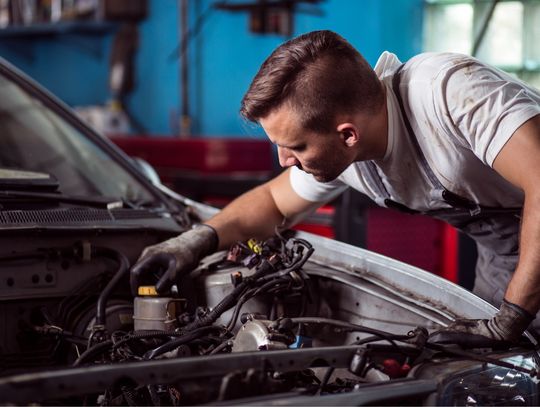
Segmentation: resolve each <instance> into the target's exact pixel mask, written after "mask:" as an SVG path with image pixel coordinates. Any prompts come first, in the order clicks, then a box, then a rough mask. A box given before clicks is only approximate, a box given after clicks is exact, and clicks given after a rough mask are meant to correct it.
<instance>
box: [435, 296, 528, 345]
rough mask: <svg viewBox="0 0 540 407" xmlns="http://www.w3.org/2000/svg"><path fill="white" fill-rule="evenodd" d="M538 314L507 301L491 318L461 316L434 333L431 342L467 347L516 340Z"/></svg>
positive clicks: (513, 341)
mask: <svg viewBox="0 0 540 407" xmlns="http://www.w3.org/2000/svg"><path fill="white" fill-rule="evenodd" d="M533 319H534V316H533V315H531V314H529V313H528V312H527V311H525V310H524V309H523V308H521V307H519V306H518V305H515V304H512V303H510V302H508V301H506V300H503V303H502V305H501V308H500V310H499V311H498V312H497V313H496V314H495V316H494V317H493V318H491V319H458V320H456V321H454V322H453V323H452V324H450V325H449V326H447V327H446V328H443V329H441V330H439V331H436V332H434V333H433V334H431V335H430V338H429V342H431V343H439V344H457V345H460V346H462V347H464V348H475V347H477V348H482V347H491V346H493V345H497V343H501V342H506V343H515V342H517V341H518V340H519V338H520V337H521V334H522V333H523V332H524V331H525V330H526V329H527V327H528V326H529V324H530V323H531V321H532V320H533Z"/></svg>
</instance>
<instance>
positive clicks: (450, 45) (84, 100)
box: [0, 0, 540, 287]
mask: <svg viewBox="0 0 540 407" xmlns="http://www.w3.org/2000/svg"><path fill="white" fill-rule="evenodd" d="M319 29H329V30H333V31H336V32H338V33H339V34H341V35H342V36H344V37H345V38H346V39H347V40H348V41H349V42H351V43H352V44H353V45H354V46H355V47H356V48H357V49H358V50H359V51H360V52H361V53H362V54H363V55H364V56H365V58H366V59H367V60H368V62H369V63H370V64H371V65H372V66H374V65H375V63H376V61H377V59H378V57H379V55H380V54H381V53H382V52H383V51H385V50H388V51H390V52H393V53H395V54H396V55H397V56H398V57H399V58H400V59H401V60H402V61H406V60H407V59H409V58H410V57H412V56H413V55H415V54H418V53H421V52H425V51H454V52H460V53H465V54H469V55H473V56H476V57H477V58H479V59H481V60H483V61H485V62H488V63H491V64H494V65H496V66H498V67H501V68H503V69H504V70H506V71H508V72H510V73H512V74H513V75H516V76H518V77H519V78H521V79H523V80H524V81H527V82H529V83H530V84H532V85H533V86H536V87H540V46H539V45H538V42H539V41H540V0H508V1H506V0H229V1H225V0H220V1H216V0H0V55H1V56H2V57H3V58H5V59H7V60H8V61H9V62H11V63H12V64H14V65H15V66H16V67H18V68H19V69H21V70H22V71H24V72H25V73H26V74H28V75H29V76H31V77H32V78H34V79H35V80H36V81H38V82H39V83H41V84H42V85H44V86H45V87H46V88H48V89H49V90H50V91H51V92H52V93H54V94H56V95H57V96H59V97H60V98H61V99H62V100H63V101H64V102H65V103H67V104H68V105H70V106H71V107H73V108H75V109H76V111H77V112H78V113H79V114H80V116H81V117H82V118H83V119H84V120H86V121H87V122H88V123H89V124H90V125H91V126H93V127H94V128H95V129H96V130H97V131H98V132H100V133H102V134H105V135H106V136H108V137H110V138H111V139H112V140H113V141H114V142H115V143H116V144H117V145H118V146H119V147H121V148H122V149H124V151H125V152H126V153H128V154H130V155H133V156H138V157H142V158H144V159H145V160H147V161H148V162H150V163H151V164H152V165H153V166H154V167H155V168H156V169H157V170H158V173H159V174H160V176H161V177H162V179H163V181H164V182H165V183H167V184H169V185H170V186H172V187H173V188H174V189H176V190H177V191H179V192H181V193H184V194H187V195H189V196H191V197H193V198H195V199H199V200H202V201H206V202H209V203H211V204H213V205H217V206H221V205H224V204H225V203H227V202H228V201H230V200H231V199H232V198H234V197H235V196H237V195H238V194H240V193H242V192H243V191H245V190H247V189H249V188H251V187H252V186H254V185H257V184H259V183H261V182H264V181H265V180H267V179H269V178H270V177H271V176H273V175H275V173H276V172H278V171H280V169H279V168H278V166H277V164H276V159H275V152H274V150H273V147H272V145H271V144H270V143H269V142H268V141H267V140H266V138H265V135H264V133H263V132H262V130H261V129H260V128H259V127H258V126H255V125H252V124H248V123H246V122H244V121H243V120H242V119H241V118H240V116H239V114H238V109H239V106H240V100H241V99H242V96H243V94H244V92H245V91H246V90H247V87H248V86H249V83H250V82H251V79H252V78H253V76H254V75H255V73H256V72H257V70H258V68H259V66H260V64H261V63H262V62H263V61H264V59H265V58H266V57H267V56H268V55H269V54H270V53H271V51H272V50H273V49H274V48H275V47H276V46H278V45H279V44H280V43H282V42H283V41H285V40H287V39H289V38H292V37H294V36H296V35H299V34H302V33H305V32H308V31H312V30H319ZM301 228H303V229H305V230H310V231H313V232H315V233H319V234H322V235H325V236H329V237H334V238H337V239H340V240H343V241H347V242H350V243H353V244H357V245H360V246H362V247H367V248H368V249H371V250H374V251H378V252H380V253H383V254H386V255H389V256H391V257H394V258H397V259H399V260H403V261H406V262H408V263H411V264H415V265H417V266H419V267H422V268H424V269H427V270H429V271H432V272H434V273H437V274H439V275H441V276H443V277H446V278H448V279H450V280H452V281H456V282H459V283H460V284H462V285H464V286H466V287H470V285H471V284H472V279H473V274H472V267H473V266H474V260H475V251H474V250H475V249H474V245H472V244H471V242H470V241H468V240H467V239H466V238H465V237H464V236H461V235H460V234H459V233H458V232H456V231H455V230H454V229H452V228H450V227H448V226H446V225H444V224H442V223H440V222H437V221H434V220H432V219H427V218H422V217H419V216H411V215H404V214H401V213H397V212H391V211H388V210H386V209H380V208H376V207H375V206H374V205H373V204H372V203H371V202H369V201H367V200H366V199H365V198H364V197H362V196H361V195H360V194H357V193H355V192H352V191H351V192H348V193H346V194H345V195H344V196H342V197H341V198H340V199H338V200H337V201H336V202H333V203H332V204H330V205H328V206H326V207H324V208H322V209H321V210H320V211H318V212H317V213H316V214H315V215H314V216H312V217H311V218H310V219H309V220H308V221H306V222H305V224H303V225H302V226H301Z"/></svg>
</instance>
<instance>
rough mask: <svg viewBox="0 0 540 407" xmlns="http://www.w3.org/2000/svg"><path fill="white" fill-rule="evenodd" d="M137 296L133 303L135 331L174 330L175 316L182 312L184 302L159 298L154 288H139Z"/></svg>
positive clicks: (169, 298)
mask: <svg viewBox="0 0 540 407" xmlns="http://www.w3.org/2000/svg"><path fill="white" fill-rule="evenodd" d="M138 294H139V296H138V297H135V301H134V303H133V324H134V329H135V331H142V330H159V331H173V330H174V329H175V328H176V325H177V324H176V316H177V315H178V314H179V313H180V312H182V311H183V308H184V303H185V301H184V300H181V299H177V298H171V297H159V296H158V294H157V292H156V289H155V287H154V286H141V287H139V293H138Z"/></svg>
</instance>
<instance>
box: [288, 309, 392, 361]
mask: <svg viewBox="0 0 540 407" xmlns="http://www.w3.org/2000/svg"><path fill="white" fill-rule="evenodd" d="M289 319H290V320H291V321H292V322H294V323H295V324H308V325H309V324H323V325H333V326H337V327H339V328H343V329H344V330H346V331H350V332H364V333H368V334H371V335H375V336H378V337H379V338H382V339H384V340H386V341H388V342H389V343H390V344H391V345H392V346H393V347H395V348H396V349H397V350H398V351H400V352H401V349H400V348H399V346H398V345H397V344H396V343H395V342H394V340H396V338H395V336H394V335H393V334H391V333H388V332H384V331H380V330H378V329H374V328H369V327H367V326H363V325H356V324H352V323H350V322H345V321H339V320H335V319H330V318H318V317H301V318H289Z"/></svg>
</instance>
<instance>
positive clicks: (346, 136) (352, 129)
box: [336, 123, 360, 147]
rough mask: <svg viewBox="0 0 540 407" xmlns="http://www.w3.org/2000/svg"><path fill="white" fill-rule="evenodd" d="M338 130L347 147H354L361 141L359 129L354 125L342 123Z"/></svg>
mask: <svg viewBox="0 0 540 407" xmlns="http://www.w3.org/2000/svg"><path fill="white" fill-rule="evenodd" d="M336 130H337V131H338V133H339V136H340V137H341V139H342V140H343V142H344V143H345V145H346V146H347V147H353V146H354V145H355V144H356V143H358V141H359V140H360V132H359V129H358V127H356V126H355V125H354V124H352V123H341V124H339V125H338V126H337V128H336Z"/></svg>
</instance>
